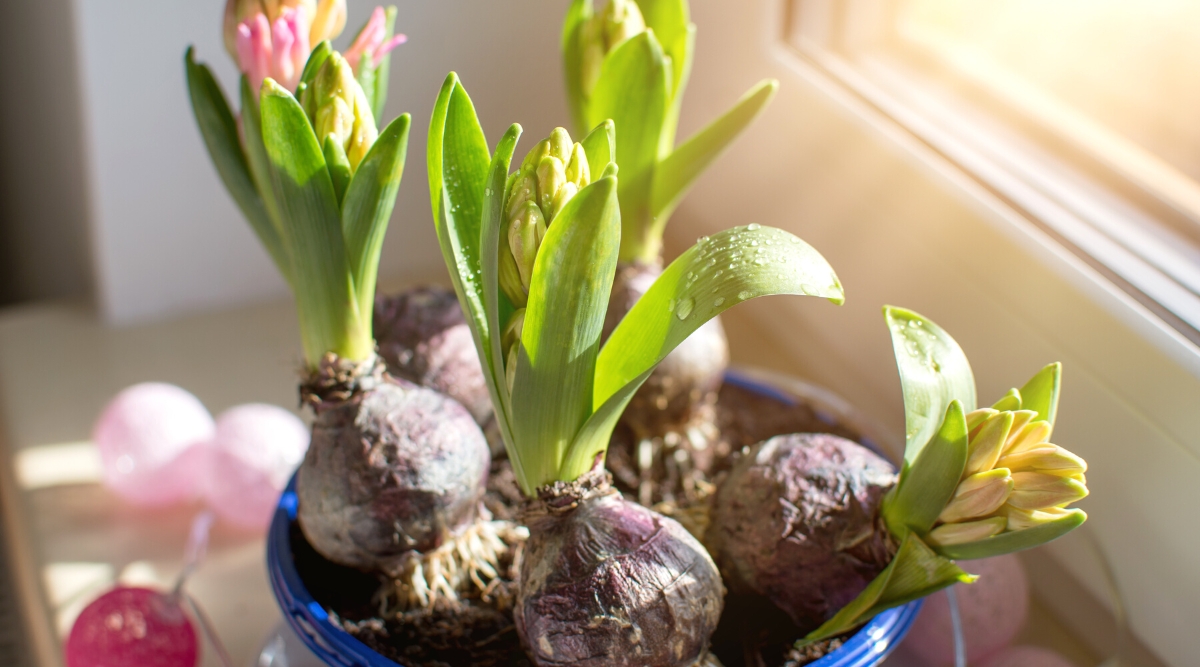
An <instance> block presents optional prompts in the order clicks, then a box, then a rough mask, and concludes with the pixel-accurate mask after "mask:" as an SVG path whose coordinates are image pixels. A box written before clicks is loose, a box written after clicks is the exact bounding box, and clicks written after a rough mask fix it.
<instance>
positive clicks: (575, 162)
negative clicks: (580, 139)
mask: <svg viewBox="0 0 1200 667" xmlns="http://www.w3.org/2000/svg"><path fill="white" fill-rule="evenodd" d="M566 175H567V182H568V183H574V184H575V186H576V189H582V188H586V187H587V185H588V183H591V182H592V174H591V171H590V170H589V168H588V160H587V153H585V152H584V151H583V146H582V145H580V144H575V146H574V147H573V148H572V150H571V159H570V160H569V161H568V162H567V174H566Z"/></svg>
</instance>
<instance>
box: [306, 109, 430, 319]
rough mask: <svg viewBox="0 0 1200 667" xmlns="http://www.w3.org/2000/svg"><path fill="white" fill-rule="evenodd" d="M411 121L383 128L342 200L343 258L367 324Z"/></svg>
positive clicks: (406, 118)
mask: <svg viewBox="0 0 1200 667" xmlns="http://www.w3.org/2000/svg"><path fill="white" fill-rule="evenodd" d="M411 122H412V118H411V117H410V116H409V115H408V114H404V115H402V116H399V117H398V118H396V119H395V120H393V121H392V122H391V123H390V124H389V125H388V126H387V127H386V128H384V130H383V132H381V133H380V134H379V138H378V139H376V140H375V144H374V145H372V146H371V150H370V151H368V152H367V155H366V157H364V158H363V160H362V162H361V163H359V165H358V171H356V172H354V176H353V178H352V179H351V180H350V184H349V186H348V187H347V188H346V195H345V198H344V199H343V201H342V235H343V237H344V239H345V244H346V261H347V263H348V264H349V266H350V275H351V276H353V280H354V289H355V291H356V292H357V295H358V314H359V317H361V318H362V319H363V323H364V325H365V326H367V328H370V326H371V315H372V313H373V312H374V308H375V281H376V279H377V278H378V275H379V255H380V253H381V252H382V250H383V237H384V235H385V234H386V233H387V227H388V222H389V221H390V220H391V218H392V209H394V208H395V206H396V193H397V192H398V191H399V189H400V179H401V177H402V176H403V175H404V160H405V157H406V156H407V154H408V131H409V126H410V124H411ZM326 153H328V151H326ZM343 155H344V153H343ZM347 167H349V164H347ZM330 173H333V169H330ZM335 186H336V183H335Z"/></svg>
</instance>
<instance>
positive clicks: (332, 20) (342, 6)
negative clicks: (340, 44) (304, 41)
mask: <svg viewBox="0 0 1200 667" xmlns="http://www.w3.org/2000/svg"><path fill="white" fill-rule="evenodd" d="M376 11H379V9H376ZM345 27H346V0H320V4H318V5H317V7H316V8H315V10H314V15H313V22H312V28H311V30H310V31H309V37H308V41H309V42H310V43H312V44H320V43H321V42H324V41H325V40H327V39H333V38H335V37H337V36H338V35H340V34H342V30H343V29H344V28H345Z"/></svg>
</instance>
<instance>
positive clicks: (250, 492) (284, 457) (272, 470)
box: [204, 403, 309, 530]
mask: <svg viewBox="0 0 1200 667" xmlns="http://www.w3.org/2000/svg"><path fill="white" fill-rule="evenodd" d="M308 441H309V433H308V428H307V427H305V425H304V422H302V421H300V419H299V418H298V417H296V416H295V415H294V414H292V413H291V412H288V411H287V410H284V409H283V408H280V407H276V406H274V405H264V404H258V403H251V404H248V405H239V406H238V407H236V408H231V409H230V410H227V411H225V412H224V413H222V414H221V416H220V417H218V418H217V429H216V434H215V435H214V436H213V439H212V441H211V443H210V446H209V466H210V468H209V475H208V483H207V484H206V485H205V490H204V495H205V498H206V499H207V500H208V504H209V506H210V507H212V509H213V510H214V511H215V512H216V513H217V514H218V515H219V516H220V517H221V518H222V519H225V520H227V521H229V522H230V523H232V524H234V525H236V526H239V527H242V528H247V529H255V530H262V529H265V528H266V527H267V526H268V525H269V524H270V522H271V515H272V513H273V512H274V510H275V505H276V503H277V502H278V500H279V494H280V493H281V492H282V491H283V489H284V487H285V486H287V482H288V478H289V477H291V475H292V473H293V472H295V470H296V468H297V466H299V465H300V462H301V461H303V460H304V453H305V452H306V451H308Z"/></svg>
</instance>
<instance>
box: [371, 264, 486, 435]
mask: <svg viewBox="0 0 1200 667" xmlns="http://www.w3.org/2000/svg"><path fill="white" fill-rule="evenodd" d="M374 333H375V340H376V341H377V342H378V344H379V356H380V357H382V358H383V360H384V361H385V362H387V367H388V372H389V373H391V374H392V375H393V376H395V377H398V378H404V379H405V380H408V381H410V382H415V383H417V384H419V385H421V386H422V387H429V388H430V389H434V390H436V391H440V392H442V393H443V394H446V395H447V396H449V397H451V398H453V399H454V400H456V401H458V402H459V403H461V404H462V405H463V407H465V408H466V409H467V410H469V411H470V412H471V415H472V416H473V417H475V421H477V422H478V423H480V424H484V423H486V422H487V421H488V420H489V419H490V418H491V416H492V397H491V395H490V394H489V393H488V388H487V381H486V380H484V378H483V369H482V367H481V366H480V365H479V356H478V355H477V354H476V352H475V341H474V340H473V339H472V338H471V329H470V327H469V326H468V325H467V320H466V318H464V317H463V312H462V307H461V306H460V305H459V303H458V296H456V295H455V293H454V290H451V289H446V288H444V287H436V286H427V287H416V288H413V289H410V290H406V291H404V292H401V293H399V294H396V295H392V296H379V297H377V298H376V299H375V322H374Z"/></svg>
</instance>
